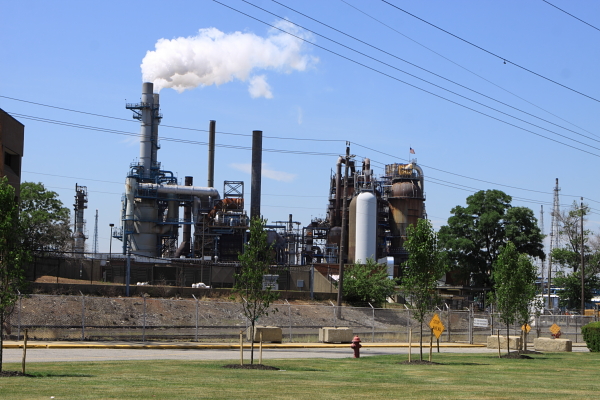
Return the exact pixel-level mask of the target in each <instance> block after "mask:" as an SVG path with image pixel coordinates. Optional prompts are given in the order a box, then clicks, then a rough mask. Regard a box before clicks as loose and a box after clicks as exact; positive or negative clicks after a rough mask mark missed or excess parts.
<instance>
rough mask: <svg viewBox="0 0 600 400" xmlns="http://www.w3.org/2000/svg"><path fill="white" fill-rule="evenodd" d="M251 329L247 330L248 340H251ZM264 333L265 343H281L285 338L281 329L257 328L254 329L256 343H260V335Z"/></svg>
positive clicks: (274, 327)
mask: <svg viewBox="0 0 600 400" xmlns="http://www.w3.org/2000/svg"><path fill="white" fill-rule="evenodd" d="M251 330H252V328H251V327H248V329H246V340H247V341H250V340H251V335H252V333H251ZM261 332H262V340H263V342H273V343H281V340H282V338H283V336H282V333H281V328H279V327H277V326H255V327H254V342H255V343H256V342H260V333H261Z"/></svg>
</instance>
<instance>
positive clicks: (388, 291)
mask: <svg viewBox="0 0 600 400" xmlns="http://www.w3.org/2000/svg"><path fill="white" fill-rule="evenodd" d="M395 287H396V282H395V281H393V280H391V279H389V278H388V275H387V267H386V266H385V265H383V264H377V263H376V262H375V261H374V260H373V259H371V258H369V259H367V263H366V264H354V265H352V266H350V267H348V268H347V270H346V271H345V272H344V289H343V291H344V300H345V301H346V302H347V303H348V304H350V305H352V306H357V307H368V303H371V304H372V305H373V307H381V306H382V305H383V303H385V301H386V299H387V298H388V297H389V296H391V295H392V294H394V291H395Z"/></svg>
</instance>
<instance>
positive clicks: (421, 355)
mask: <svg viewBox="0 0 600 400" xmlns="http://www.w3.org/2000/svg"><path fill="white" fill-rule="evenodd" d="M419 352H420V354H419V360H421V361H423V322H421V333H420V334H419Z"/></svg>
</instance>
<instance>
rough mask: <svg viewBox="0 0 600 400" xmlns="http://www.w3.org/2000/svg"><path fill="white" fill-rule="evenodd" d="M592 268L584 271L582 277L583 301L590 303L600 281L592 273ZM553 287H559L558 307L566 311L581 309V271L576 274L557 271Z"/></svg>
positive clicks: (599, 287) (599, 285) (586, 268)
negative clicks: (564, 308) (566, 309)
mask: <svg viewBox="0 0 600 400" xmlns="http://www.w3.org/2000/svg"><path fill="white" fill-rule="evenodd" d="M593 270H594V269H593V268H591V267H590V268H588V267H587V266H586V267H585V269H584V271H585V272H584V275H583V299H584V301H585V302H590V300H591V299H592V297H594V291H595V290H597V289H600V279H599V278H598V276H597V275H596V274H595V273H594V272H593ZM553 283H554V285H556V286H557V287H559V288H560V289H559V290H558V293H557V294H558V297H559V299H560V300H559V305H560V306H561V307H566V308H568V309H579V308H580V307H581V269H580V270H579V271H577V272H571V273H565V272H564V271H559V272H558V273H557V274H556V277H554V279H553Z"/></svg>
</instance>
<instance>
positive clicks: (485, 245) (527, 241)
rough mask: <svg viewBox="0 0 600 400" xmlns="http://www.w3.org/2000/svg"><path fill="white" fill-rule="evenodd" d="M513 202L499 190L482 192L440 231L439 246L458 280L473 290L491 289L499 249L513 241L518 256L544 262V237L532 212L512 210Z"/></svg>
mask: <svg viewBox="0 0 600 400" xmlns="http://www.w3.org/2000/svg"><path fill="white" fill-rule="evenodd" d="M511 201H512V198H511V197H510V196H509V195H507V194H506V193H504V192H502V191H500V190H485V191H484V190H482V191H479V192H477V193H475V194H473V195H471V196H469V197H467V206H466V207H462V206H456V207H454V208H453V209H452V214H453V216H451V217H450V218H448V225H446V226H442V227H441V229H440V231H439V240H440V245H441V246H442V247H443V248H445V249H446V250H448V252H449V257H450V259H451V261H452V264H453V266H454V268H455V269H456V270H457V272H458V278H459V280H461V281H463V282H465V283H467V284H472V285H474V286H484V287H491V286H492V283H493V282H492V276H493V266H494V264H495V262H496V260H497V258H498V255H499V253H500V249H501V248H502V247H503V246H504V245H505V244H506V243H507V242H508V241H511V242H513V244H514V245H515V247H516V248H517V251H518V252H519V253H525V254H528V255H530V256H532V257H539V258H541V259H544V258H545V255H544V252H543V244H542V240H543V235H542V233H541V232H540V229H539V228H538V226H537V219H536V218H535V216H534V214H533V211H532V210H531V209H529V208H526V207H512V206H511V204H510V202H511Z"/></svg>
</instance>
